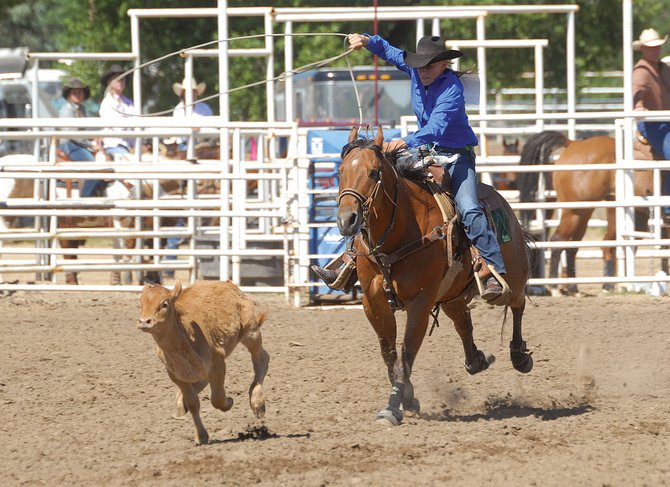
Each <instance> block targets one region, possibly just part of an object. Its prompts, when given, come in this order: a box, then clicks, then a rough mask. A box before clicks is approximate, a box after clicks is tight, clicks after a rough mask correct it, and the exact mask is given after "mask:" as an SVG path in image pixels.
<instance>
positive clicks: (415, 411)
mask: <svg viewBox="0 0 670 487" xmlns="http://www.w3.org/2000/svg"><path fill="white" fill-rule="evenodd" d="M402 409H403V411H405V414H406V415H407V416H414V417H418V416H419V415H420V414H421V403H420V402H419V400H418V399H417V398H416V397H413V398H412V399H411V400H409V401H406V402H405V401H403V403H402Z"/></svg>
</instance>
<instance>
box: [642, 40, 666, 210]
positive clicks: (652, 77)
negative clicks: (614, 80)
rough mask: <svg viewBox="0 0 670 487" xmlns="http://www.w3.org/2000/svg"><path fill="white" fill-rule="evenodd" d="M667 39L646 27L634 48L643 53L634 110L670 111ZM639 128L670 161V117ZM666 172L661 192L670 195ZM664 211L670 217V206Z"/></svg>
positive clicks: (643, 122) (644, 123) (662, 155)
mask: <svg viewBox="0 0 670 487" xmlns="http://www.w3.org/2000/svg"><path fill="white" fill-rule="evenodd" d="M667 40H668V36H667V35H666V36H664V37H661V36H660V35H659V33H658V32H656V30H654V29H645V30H643V31H642V34H640V38H639V39H638V40H636V41H634V42H633V49H635V50H637V51H640V52H641V53H642V58H641V59H640V60H639V61H638V62H637V63H636V64H635V67H634V68H633V109H634V110H670V67H668V65H667V64H665V63H664V62H662V61H661V48H662V46H663V45H664V44H665V43H666V41H667ZM638 130H639V131H640V133H641V134H642V136H643V137H644V138H645V139H647V141H648V142H649V144H650V145H651V147H652V148H653V149H654V152H655V153H656V154H657V157H659V158H660V159H664V160H670V120H667V121H663V122H647V121H644V120H640V121H639V122H638ZM662 175H663V177H662V183H661V194H662V195H670V171H662ZM663 213H664V218H665V219H670V207H665V208H663Z"/></svg>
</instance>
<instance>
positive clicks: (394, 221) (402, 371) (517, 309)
mask: <svg viewBox="0 0 670 487" xmlns="http://www.w3.org/2000/svg"><path fill="white" fill-rule="evenodd" d="M383 140H384V136H383V133H382V129H381V127H380V128H379V129H378V132H377V135H376V137H375V138H374V140H373V141H371V140H368V139H358V138H357V129H356V128H355V127H354V128H353V129H352V131H351V133H350V135H349V143H348V144H347V145H346V146H345V147H344V149H343V150H342V163H341V165H340V168H339V174H340V189H339V195H338V198H337V201H338V211H337V225H338V228H339V230H340V233H341V234H342V235H343V236H345V237H347V236H349V237H353V236H355V235H357V234H358V233H359V232H360V235H358V236H357V237H356V238H355V241H354V246H355V250H356V253H357V258H356V262H357V271H358V277H359V280H360V283H361V286H362V289H363V294H364V295H363V308H364V310H365V315H366V316H367V319H368V321H370V324H371V325H372V327H373V328H374V330H375V332H376V333H377V336H378V338H379V344H380V347H381V354H382V358H383V359H384V362H385V363H386V366H387V369H388V377H389V380H390V382H391V387H392V390H391V394H390V398H389V402H388V405H387V406H386V408H384V409H382V410H381V411H380V412H379V413H378V415H377V419H379V420H383V421H388V422H390V423H391V424H398V423H399V422H400V421H401V420H402V417H403V413H402V411H401V407H402V409H403V410H404V411H405V412H408V413H418V412H419V409H420V405H419V402H418V400H416V398H415V397H414V387H413V385H412V383H411V381H410V374H411V371H412V367H413V365H414V360H415V359H416V356H417V354H418V352H419V348H420V347H421V344H422V342H423V338H424V336H425V335H426V331H427V327H428V321H429V318H430V316H431V310H435V311H434V313H435V314H434V316H437V314H436V313H437V310H439V309H440V308H441V309H442V310H443V311H444V312H445V313H446V314H447V316H448V317H449V318H450V319H451V320H452V321H453V322H454V326H455V328H456V331H457V332H458V334H459V336H460V338H461V341H462V343H463V350H464V352H465V368H466V370H467V371H468V373H470V374H476V373H478V372H481V371H483V370H485V369H487V368H488V367H489V365H490V364H491V363H492V362H493V360H494V357H493V356H492V355H490V354H487V353H484V352H483V351H481V350H479V349H478V348H477V346H476V345H475V342H474V339H473V325H472V319H471V317H470V309H469V307H468V303H469V302H470V300H471V299H472V298H473V297H474V295H476V294H477V288H476V285H475V279H474V265H475V264H474V263H475V262H476V259H475V255H474V251H473V250H472V248H471V247H470V245H469V243H468V242H467V239H466V237H465V233H464V231H463V229H462V227H461V225H460V224H456V225H454V227H453V231H448V232H446V235H443V234H441V233H440V232H437V233H440V235H442V237H444V238H441V237H438V238H436V239H433V238H431V237H430V236H431V235H432V233H433V232H435V230H436V229H438V228H443V226H444V224H445V221H444V217H443V215H442V212H441V211H440V208H439V207H438V205H437V203H436V201H435V198H434V196H433V195H432V194H431V192H430V191H429V189H428V187H427V186H426V184H425V182H424V180H423V177H422V178H421V179H420V180H411V179H408V178H406V177H403V176H401V174H400V171H401V169H400V168H399V167H396V165H394V159H395V154H388V153H383V152H382V143H383ZM406 175H407V176H408V177H409V176H412V174H411V172H407V173H406ZM479 190H480V191H479V192H480V198H481V195H482V194H483V195H484V201H485V203H486V205H488V206H489V207H491V208H492V209H495V208H497V209H500V210H497V211H500V212H504V215H505V218H506V219H507V221H508V235H507V237H508V241H506V243H502V244H501V250H502V255H503V259H504V261H505V265H506V267H507V271H508V273H507V275H506V276H505V279H506V280H507V283H508V284H509V286H510V288H511V291H512V292H511V295H510V299H509V302H508V305H509V306H510V307H511V308H512V315H513V322H514V325H513V332H512V341H511V343H510V355H511V359H512V364H513V366H514V368H515V369H517V370H518V371H520V372H524V373H526V372H529V371H530V370H531V369H532V367H533V361H532V358H531V356H530V353H529V352H528V350H527V349H526V343H525V342H524V340H523V337H522V333H521V327H522V326H521V323H522V316H523V312H524V308H525V299H526V295H525V286H526V281H527V278H528V257H527V247H526V242H525V240H524V235H523V232H522V230H521V227H520V225H519V223H518V220H517V219H516V216H515V215H514V213H513V211H512V209H511V208H510V207H509V205H508V204H507V202H506V201H505V200H504V199H503V198H502V197H501V196H500V195H499V194H498V193H496V192H495V191H494V190H493V188H491V187H490V186H486V185H480V188H479ZM382 269H384V271H383V270H382ZM383 272H387V273H388V276H389V281H390V284H391V285H392V288H393V289H392V291H393V293H394V294H395V296H396V297H397V299H398V300H399V301H400V302H401V303H402V305H403V306H404V309H405V310H406V312H407V322H406V326H405V335H404V338H403V344H402V350H401V351H400V353H398V351H397V349H396V338H397V324H396V317H395V315H394V310H392V308H391V306H390V304H389V301H390V300H389V296H388V294H387V291H386V290H385V280H384V277H383Z"/></svg>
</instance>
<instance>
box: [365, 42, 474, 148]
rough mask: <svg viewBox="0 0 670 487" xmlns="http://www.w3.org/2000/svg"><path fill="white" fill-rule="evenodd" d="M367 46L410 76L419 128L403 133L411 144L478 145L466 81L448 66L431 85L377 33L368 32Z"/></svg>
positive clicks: (400, 52) (408, 143)
mask: <svg viewBox="0 0 670 487" xmlns="http://www.w3.org/2000/svg"><path fill="white" fill-rule="evenodd" d="M365 35H367V36H368V37H369V38H370V42H369V43H368V45H367V46H365V47H366V49H367V50H368V51H370V52H371V53H372V54H375V55H377V56H379V57H380V58H382V59H383V60H384V61H387V62H389V63H391V64H394V65H395V67H396V68H398V69H399V70H401V71H404V72H406V73H407V74H409V76H410V80H411V89H412V97H411V99H412V109H413V110H414V114H415V115H416V120H417V124H418V126H419V129H418V130H417V131H416V132H412V133H410V134H408V135H407V136H405V137H403V140H404V141H405V143H406V144H407V147H410V148H412V147H419V146H421V145H423V144H437V145H439V146H442V147H451V148H455V149H461V148H464V147H465V146H466V145H470V146H473V147H474V146H476V145H477V144H478V141H477V136H476V135H475V133H474V132H473V130H472V128H471V127H470V124H469V122H468V116H467V115H466V113H465V96H464V93H463V84H462V83H461V80H460V79H459V78H458V76H456V74H455V73H454V72H453V71H452V70H450V69H447V70H445V71H444V73H442V74H441V75H440V76H438V78H437V79H436V80H435V81H433V82H432V83H431V84H430V85H428V86H427V87H424V86H423V85H422V83H421V78H419V71H418V69H416V68H410V67H409V66H407V65H406V64H405V60H404V57H403V51H402V50H401V49H398V48H397V47H394V46H392V45H391V44H389V43H388V42H387V41H386V40H385V39H383V38H382V37H380V36H377V35H374V36H372V35H368V34H365Z"/></svg>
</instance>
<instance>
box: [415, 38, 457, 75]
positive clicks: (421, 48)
mask: <svg viewBox="0 0 670 487" xmlns="http://www.w3.org/2000/svg"><path fill="white" fill-rule="evenodd" d="M462 55H463V53H462V52H461V51H457V50H456V49H449V50H447V49H445V41H444V39H442V38H441V37H438V36H425V37H422V38H421V39H419V42H418V44H417V45H416V52H409V51H405V52H404V53H403V56H404V57H405V64H407V66H409V67H410V68H423V67H425V66H428V65H429V64H432V63H436V62H438V61H445V60H447V59H456V58H457V57H461V56H462Z"/></svg>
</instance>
